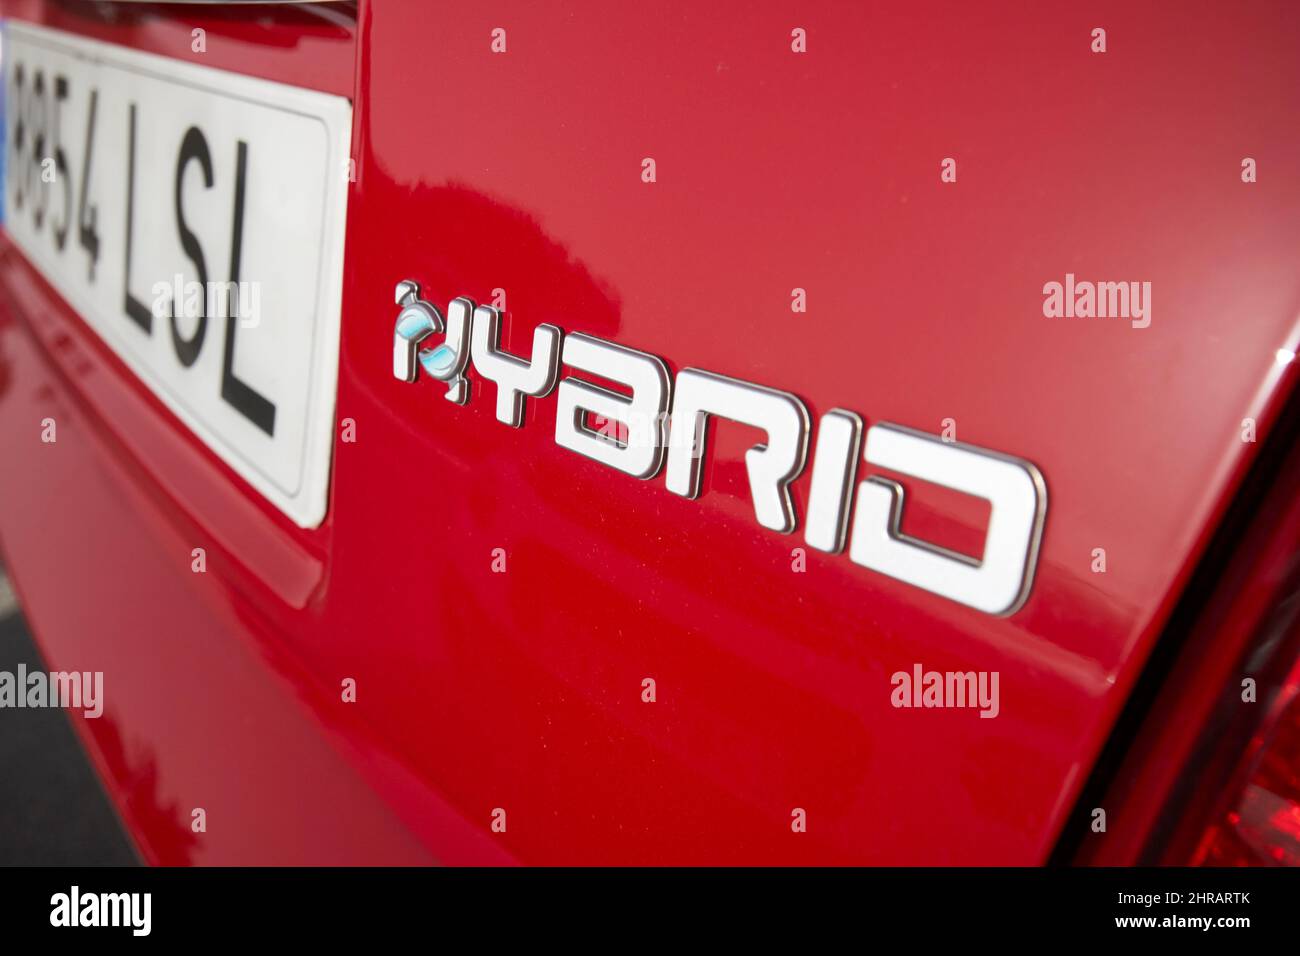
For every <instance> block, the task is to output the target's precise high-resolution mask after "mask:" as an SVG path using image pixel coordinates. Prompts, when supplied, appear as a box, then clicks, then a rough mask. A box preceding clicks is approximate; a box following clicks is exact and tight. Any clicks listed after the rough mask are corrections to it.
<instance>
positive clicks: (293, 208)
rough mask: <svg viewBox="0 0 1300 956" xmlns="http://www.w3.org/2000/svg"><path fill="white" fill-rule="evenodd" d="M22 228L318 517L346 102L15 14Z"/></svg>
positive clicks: (174, 396) (210, 431) (326, 440)
mask: <svg viewBox="0 0 1300 956" xmlns="http://www.w3.org/2000/svg"><path fill="white" fill-rule="evenodd" d="M4 34H5V35H4V51H3V71H4V89H5V93H4V110H5V122H4V130H5V137H6V142H5V153H4V156H5V192H4V205H5V209H4V225H5V229H6V230H7V231H8V233H9V236H10V237H11V238H12V239H13V241H14V242H15V243H16V244H17V245H18V246H19V247H20V248H21V249H22V250H23V252H24V253H25V254H26V255H27V257H28V258H29V259H30V260H31V261H32V262H33V263H34V264H35V265H36V267H37V268H38V269H39V270H40V271H41V272H42V273H43V274H44V275H45V277H46V278H47V279H48V280H49V281H50V283H51V284H52V285H53V286H54V287H55V288H57V289H58V290H59V292H61V293H62V295H63V296H64V298H66V299H67V301H68V302H69V303H70V304H71V305H72V306H73V307H74V308H75V309H77V311H78V312H80V314H81V316H82V317H83V318H84V319H85V320H86V322H87V323H88V324H89V325H90V326H91V327H92V328H94V329H95V331H96V332H97V333H99V335H100V336H102V337H103V339H104V340H105V341H106V342H107V343H108V344H109V345H110V346H111V347H112V348H113V350H114V351H115V352H116V353H117V354H118V355H120V356H121V357H122V359H123V360H124V361H125V362H126V364H127V365H129V366H130V367H131V368H132V370H134V372H135V373H136V374H137V375H139V377H140V378H141V379H142V380H143V381H144V382H145V383H147V384H148V386H149V387H150V388H151V389H152V390H153V391H154V392H155V393H156V394H157V395H158V397H159V398H160V399H162V401H163V402H164V403H166V405H167V406H168V408H170V409H171V410H172V411H173V412H175V413H176V415H177V416H178V417H179V418H180V419H181V421H183V422H184V423H185V424H186V425H187V426H188V427H189V428H190V429H192V430H193V431H194V433H195V434H196V435H198V436H199V437H200V438H201V439H202V440H203V441H204V442H205V443H206V444H207V445H208V447H210V448H211V449H212V450H213V451H214V452H215V453H216V454H217V455H219V456H220V457H221V459H222V460H223V461H225V462H226V463H227V464H229V465H230V467H231V468H233V469H234V470H235V471H236V472H237V473H238V474H239V475H241V476H242V477H243V478H244V479H246V480H247V481H248V482H249V484H251V485H252V486H253V487H254V488H256V489H257V490H258V491H259V492H260V493H262V494H263V495H265V496H266V497H267V498H268V499H269V500H270V501H271V502H273V503H274V504H275V505H276V506H277V507H279V508H280V509H282V510H283V511H284V512H285V514H287V515H288V516H289V517H290V518H292V519H293V520H294V521H295V522H297V523H298V524H299V525H302V526H304V527H314V526H316V525H318V524H319V523H320V521H321V519H322V518H323V517H324V514H325V505H326V493H327V491H328V485H329V468H330V453H331V449H332V447H333V418H334V400H335V392H336V389H337V379H338V340H339V311H340V307H341V298H342V282H343V236H344V215H345V212H346V205H347V187H348V182H349V177H348V165H349V164H348V146H349V140H350V135H351V117H352V109H351V105H350V104H349V103H348V101H347V100H346V99H343V98H341V97H337V96H332V95H328V94H325V93H320V92H316V91H312V90H303V89H299V88H297V87H291V86H286V85H284V84H281V83H273V82H270V81H267V80H261V79H255V78H252V77H247V76H242V75H239V74H234V73H228V72H225V71H222V70H217V69H213V68H210V67H205V66H198V65H195V64H193V63H188V62H182V61H179V60H171V59H167V58H164V57H160V56H154V55H152V54H146V53H140V52H137V51H134V50H130V49H127V48H124V47H120V46H114V45H110V44H106V43H100V42H97V41H93V40H87V39H83V38H81V37H77V36H73V35H70V34H67V33H64V32H61V31H55V30H49V29H45V28H42V27H36V26H32V25H30V24H24V23H18V22H15V21H13V20H9V21H6V23H5V26H4Z"/></svg>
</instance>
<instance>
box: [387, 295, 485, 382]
mask: <svg viewBox="0 0 1300 956" xmlns="http://www.w3.org/2000/svg"><path fill="white" fill-rule="evenodd" d="M394 298H395V300H396V302H397V304H398V305H400V306H401V307H402V311H401V312H400V313H398V316H397V321H396V322H395V323H394V325H393V377H394V378H397V379H401V380H402V381H403V382H414V381H415V380H416V379H417V378H418V377H419V374H420V369H424V372H425V374H426V375H429V376H431V377H432V378H435V379H437V380H438V381H440V382H446V383H447V394H446V395H445V396H444V397H445V398H446V399H447V401H449V402H455V403H456V404H457V405H464V404H465V403H466V402H467V401H469V379H468V378H467V377H466V375H465V369H466V366H467V365H468V364H469V335H470V322H471V320H472V317H473V315H474V303H473V302H471V301H470V300H469V299H467V298H465V297H464V296H460V297H459V298H455V299H452V300H451V303H450V304H449V305H448V306H447V320H446V322H444V321H443V318H442V313H440V312H439V311H438V308H437V306H435V305H433V304H432V303H429V302H426V301H424V299H422V298H420V286H419V284H418V283H416V282H414V281H412V280H411V279H404V280H402V281H401V282H399V283H397V290H396V293H395V295H394ZM442 332H446V338H445V339H443V341H442V343H441V344H440V345H436V346H433V347H432V348H429V347H422V346H424V343H425V340H426V339H428V338H429V337H430V336H432V335H436V334H439V333H442Z"/></svg>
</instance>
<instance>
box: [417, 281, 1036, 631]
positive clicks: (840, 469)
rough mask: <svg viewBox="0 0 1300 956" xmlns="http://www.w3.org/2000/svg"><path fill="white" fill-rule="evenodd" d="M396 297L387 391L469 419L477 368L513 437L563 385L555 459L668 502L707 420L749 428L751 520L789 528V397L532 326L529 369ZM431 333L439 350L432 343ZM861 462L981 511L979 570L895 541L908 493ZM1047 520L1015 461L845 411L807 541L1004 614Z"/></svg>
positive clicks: (465, 326) (450, 311)
mask: <svg viewBox="0 0 1300 956" xmlns="http://www.w3.org/2000/svg"><path fill="white" fill-rule="evenodd" d="M395 298H396V302H397V304H398V305H399V306H401V312H400V313H399V314H398V316H397V321H396V323H395V324H394V326H393V375H394V377H395V378H398V379H400V380H401V381H403V382H415V381H416V380H417V379H418V378H419V374H420V371H421V370H423V371H424V372H425V373H426V374H427V375H428V376H429V377H431V378H433V379H435V380H437V381H439V382H444V383H446V385H447V393H446V395H445V397H446V398H447V399H448V400H449V401H452V402H455V403H456V404H458V405H464V404H465V403H466V402H468V401H469V397H470V388H469V380H468V369H469V366H470V364H473V366H474V370H475V372H477V373H478V374H479V375H481V376H482V377H483V378H484V379H486V380H488V381H490V382H493V383H495V384H496V417H497V419H498V420H499V421H501V422H503V423H504V424H506V425H509V426H511V427H512V428H519V427H521V426H522V425H523V423H524V407H525V406H524V403H525V401H526V400H527V399H529V398H534V399H540V398H545V397H546V396H547V395H549V394H550V393H551V391H552V390H554V389H556V386H557V385H558V394H557V402H558V406H559V407H558V408H557V410H556V416H555V442H556V444H558V445H561V446H562V447H564V448H568V449H569V450H570V451H574V452H577V453H578V454H580V455H583V456H584V457H586V458H590V459H592V460H593V461H598V462H600V463H601V464H603V465H607V466H609V467H610V468H614V469H616V470H618V471H622V472H626V473H627V474H629V475H632V476H633V477H635V478H640V479H643V480H644V479H650V478H653V477H655V476H656V475H657V474H658V473H659V472H660V471H661V470H664V471H666V476H665V484H666V485H667V488H668V490H669V491H671V492H672V493H673V494H677V495H681V496H683V497H685V498H695V497H696V496H698V495H699V492H700V479H701V475H702V472H703V464H704V458H705V455H707V454H708V449H707V447H706V435H707V429H706V427H705V426H706V425H707V423H708V418H709V416H710V415H715V416H718V417H720V418H725V419H728V420H731V421H736V422H743V423H744V424H747V425H752V426H754V427H755V428H759V429H761V430H763V431H764V432H765V433H766V435H767V440H766V441H765V442H764V443H762V444H759V445H755V446H754V447H752V448H750V449H749V450H748V451H747V452H746V453H745V467H746V470H747V472H748V475H749V491H750V497H751V499H752V501H753V505H754V517H755V518H756V519H757V521H758V523H759V524H760V525H762V526H763V527H765V528H769V529H771V530H772V531H776V532H779V533H781V534H791V533H793V532H794V531H795V530H796V528H797V527H798V520H799V519H798V515H797V514H796V510H795V506H794V502H793V500H792V499H791V497H790V483H791V482H793V481H794V480H795V479H796V478H797V477H798V476H799V475H800V474H801V473H802V472H803V469H804V466H805V464H806V463H807V457H808V440H809V436H810V434H811V431H812V426H811V422H810V421H809V417H808V409H807V407H806V406H805V405H804V403H803V402H801V401H800V400H799V399H798V398H797V397H796V396H794V395H792V394H791V393H789V392H783V391H780V390H778V389H774V388H767V387H765V386H762V385H755V384H753V383H752V382H745V381H742V380H740V379H735V378H728V377H727V376H725V375H718V374H716V373H714V372H708V371H704V370H702V369H696V368H684V369H682V370H681V371H679V372H678V373H677V376H676V380H675V381H674V380H672V379H671V378H670V377H669V374H668V368H667V366H666V365H665V364H664V362H663V360H662V359H660V358H658V357H656V356H654V355H650V354H648V353H646V352H638V351H636V350H635V349H630V348H627V347H625V346H622V345H617V344H615V343H613V342H607V341H605V340H603V339H599V338H596V337H595V336H591V335H584V334H582V333H580V332H572V333H569V334H568V335H567V336H566V335H565V333H564V331H563V330H562V329H560V328H559V327H558V326H555V325H540V326H538V327H537V329H536V330H535V331H534V332H533V348H532V354H531V355H530V356H529V357H528V358H526V359H525V358H520V357H518V356H515V355H511V354H510V353H508V352H504V351H502V350H501V347H500V340H501V313H500V311H499V310H498V309H495V308H492V307H491V306H483V305H479V306H476V305H475V304H474V302H473V301H472V300H470V299H468V298H465V297H464V296H461V297H459V298H456V299H453V300H452V301H451V303H450V304H449V305H448V306H447V316H446V319H445V320H444V318H443V316H442V313H440V312H439V311H438V309H437V308H436V307H435V306H433V305H431V304H430V303H428V302H426V301H424V300H423V299H421V298H420V287H419V285H418V284H416V283H415V282H413V281H411V280H409V279H407V280H404V281H402V282H399V283H398V284H397V290H396V296H395ZM439 334H444V335H445V337H444V339H443V341H442V342H441V343H439V344H436V345H432V344H429V340H430V339H432V338H433V337H434V336H436V335H439ZM561 364H563V365H565V366H568V367H569V368H570V369H573V370H575V371H578V372H587V373H590V374H592V375H596V376H599V377H600V378H603V379H606V380H609V381H614V382H618V383H620V384H622V385H625V386H626V387H627V389H628V390H629V391H630V393H631V394H630V396H629V395H624V394H621V393H619V392H614V391H612V390H610V389H607V388H604V387H602V386H600V385H597V384H595V383H593V382H586V381H583V380H582V379H580V378H576V377H574V376H572V375H570V376H568V377H566V378H563V379H560V378H559V372H560V366H561ZM670 408H671V414H670V413H669V409H670ZM588 414H592V415H595V416H598V417H600V418H604V419H605V420H606V421H609V422H615V423H618V424H619V425H621V426H622V429H625V430H626V437H625V438H621V437H614V436H611V435H609V434H606V433H604V432H601V431H597V430H594V429H591V428H589V427H588V426H587V425H586V424H585V421H586V417H587V415H588ZM621 434H622V430H620V431H619V435H621ZM665 460H666V461H667V467H666V469H665V468H664V463H665ZM864 463H865V465H866V466H867V467H871V466H874V467H876V468H881V469H888V470H889V471H892V472H895V473H897V474H901V475H910V476H912V477H915V478H919V479H921V480H924V481H928V482H932V483H934V484H937V485H942V486H943V487H946V488H951V489H953V490H955V491H959V492H963V493H965V494H968V495H973V496H975V497H978V498H983V499H984V500H986V501H988V503H989V508H990V513H989V523H988V528H987V530H986V532H985V536H984V553H983V557H981V558H972V557H969V556H967V555H964V554H958V553H956V552H953V551H949V550H947V549H945V548H941V547H939V546H937V545H934V544H931V543H929V542H927V541H922V540H920V539H919V538H914V537H910V536H908V535H905V534H903V533H902V531H901V530H900V523H901V520H902V513H903V502H904V493H903V487H902V486H901V485H900V484H898V482H896V481H893V480H892V479H889V478H886V477H884V476H883V475H878V474H868V475H866V476H865V479H864V480H862V481H860V482H858V481H857V477H858V473H859V471H860V470H861V468H862V465H863V464H864ZM855 482H856V485H855ZM1046 515H1047V486H1046V484H1045V483H1044V481H1043V476H1042V475H1041V474H1040V473H1039V471H1038V469H1037V468H1036V467H1035V466H1034V465H1032V464H1031V463H1030V462H1028V461H1025V460H1024V459H1021V458H1015V457H1012V456H1010V455H1003V454H1000V453H998V452H994V451H990V450H988V449H986V448H980V447H977V446H975V445H968V444H964V443H962V442H955V441H946V440H943V439H940V438H937V437H935V436H933V435H927V434H925V433H923V432H919V431H914V430H912V429H910V428H904V427H902V426H899V425H891V424H887V423H884V422H881V423H877V424H874V425H872V426H871V427H870V428H867V427H866V426H865V424H864V422H863V420H862V418H861V417H860V416H859V415H857V414H856V413H854V412H851V411H846V410H844V409H840V408H836V409H831V410H830V411H828V412H827V413H826V414H825V415H823V416H822V417H821V421H820V422H819V424H818V429H817V448H816V456H815V462H814V465H813V472H812V481H811V486H810V489H809V494H808V515H807V522H806V526H805V528H804V541H805V542H806V543H807V544H808V546H809V547H813V548H816V549H818V550H819V551H825V552H827V553H830V554H839V553H840V552H842V551H843V550H844V546H845V543H846V542H847V543H848V546H849V553H848V557H849V560H850V561H852V562H854V563H855V564H858V565H861V566H862V567H865V568H869V569H871V570H872V571H876V572H878V573H880V574H884V575H886V576H888V577H891V578H894V579H896V580H899V581H904V582H906V583H908V584H911V585H913V586H915V587H918V588H922V589H923V590H926V591H929V592H931V593H933V594H938V595H940V596H942V597H945V598H948V599H949V600H952V601H956V602H957V603H959V604H964V605H966V606H967V607H971V608H975V609H976V610H979V611H983V612H985V613H988V614H996V615H1008V614H1014V613H1015V612H1016V611H1017V610H1019V609H1020V607H1021V606H1022V605H1023V604H1024V602H1025V600H1026V599H1027V598H1028V596H1029V591H1030V588H1031V586H1032V584H1033V577H1034V569H1035V567H1036V565H1037V563H1038V549H1039V543H1040V541H1041V539H1042V533H1043V523H1044V520H1045V518H1046Z"/></svg>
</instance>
